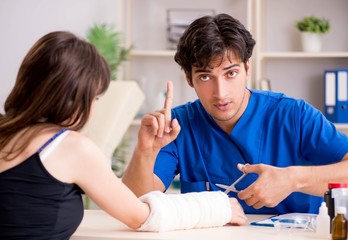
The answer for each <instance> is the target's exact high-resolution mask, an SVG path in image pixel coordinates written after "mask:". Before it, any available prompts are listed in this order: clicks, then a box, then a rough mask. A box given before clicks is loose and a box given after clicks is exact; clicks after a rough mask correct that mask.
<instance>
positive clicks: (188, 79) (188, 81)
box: [185, 72, 193, 87]
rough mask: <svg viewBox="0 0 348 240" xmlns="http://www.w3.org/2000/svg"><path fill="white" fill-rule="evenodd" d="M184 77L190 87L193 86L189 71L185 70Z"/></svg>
mask: <svg viewBox="0 0 348 240" xmlns="http://www.w3.org/2000/svg"><path fill="white" fill-rule="evenodd" d="M185 78H186V81H187V83H188V85H189V86H190V87H193V83H192V75H191V74H190V73H187V72H185Z"/></svg>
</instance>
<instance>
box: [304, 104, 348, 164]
mask: <svg viewBox="0 0 348 240" xmlns="http://www.w3.org/2000/svg"><path fill="white" fill-rule="evenodd" d="M299 104H300V111H299V115H298V117H299V118H300V121H299V122H300V126H299V128H300V129H299V133H300V139H301V152H302V154H303V155H304V156H305V157H306V158H307V160H309V161H311V162H313V163H315V164H330V163H334V162H339V161H340V160H341V159H342V158H343V157H344V155H345V154H346V153H347V152H348V137H347V136H346V135H345V134H343V133H341V132H339V131H338V130H337V129H336V127H335V125H334V124H332V123H331V122H330V121H328V120H327V119H326V118H325V116H324V115H323V114H322V113H321V112H320V111H319V110H317V109H315V108H314V107H312V106H311V105H310V104H308V103H305V102H304V101H300V102H299Z"/></svg>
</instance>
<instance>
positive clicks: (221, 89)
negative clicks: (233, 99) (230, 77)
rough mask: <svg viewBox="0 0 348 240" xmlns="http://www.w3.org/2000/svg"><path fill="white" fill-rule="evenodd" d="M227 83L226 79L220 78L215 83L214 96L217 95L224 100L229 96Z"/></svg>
mask: <svg viewBox="0 0 348 240" xmlns="http://www.w3.org/2000/svg"><path fill="white" fill-rule="evenodd" d="M226 84H227V81H226V79H225V78H224V77H220V78H218V79H217V81H216V82H215V86H214V95H216V96H217V97H219V98H224V97H225V96H226V94H227V89H228V88H227V86H226Z"/></svg>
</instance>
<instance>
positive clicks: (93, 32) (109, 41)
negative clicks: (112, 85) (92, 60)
mask: <svg viewBox="0 0 348 240" xmlns="http://www.w3.org/2000/svg"><path fill="white" fill-rule="evenodd" d="M86 38H87V41H88V42H90V43H91V44H93V45H94V46H95V47H96V48H97V50H98V51H99V53H100V54H101V55H102V56H103V57H104V58H105V59H106V61H107V62H108V64H109V68H110V71H111V76H112V79H113V80H116V79H117V75H118V74H117V72H118V70H119V67H120V65H121V64H122V62H123V61H125V60H127V58H128V55H129V53H130V51H131V47H129V48H125V47H123V45H122V34H121V33H120V32H116V31H115V30H114V26H113V25H112V24H94V25H93V26H92V27H90V28H89V29H88V31H87V36H86Z"/></svg>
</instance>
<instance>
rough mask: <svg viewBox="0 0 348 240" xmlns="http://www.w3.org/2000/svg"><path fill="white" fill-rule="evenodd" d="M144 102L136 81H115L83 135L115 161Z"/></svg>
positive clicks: (99, 102) (98, 103) (100, 102)
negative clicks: (114, 158) (118, 150)
mask: <svg viewBox="0 0 348 240" xmlns="http://www.w3.org/2000/svg"><path fill="white" fill-rule="evenodd" d="M144 99H145V96H144V94H143V92H142V91H141V89H140V88H139V86H138V84H137V83H136V82H135V81H111V83H110V87H109V89H108V90H107V92H106V93H105V94H104V95H103V96H102V97H101V98H100V99H99V100H98V101H97V102H96V104H95V106H94V111H93V113H92V116H91V119H90V120H89V121H88V123H87V126H86V127H85V128H84V129H83V131H82V132H83V133H84V134H85V135H86V136H88V137H89V138H90V139H92V140H93V141H94V142H95V143H96V144H97V145H98V146H99V147H100V148H101V149H102V151H103V152H104V153H105V155H106V156H107V157H108V158H111V157H112V154H113V152H114V150H115V148H116V147H117V146H118V145H119V143H120V142H121V140H122V138H123V136H124V134H125V133H126V131H127V129H128V128H129V126H130V125H131V123H132V121H133V119H134V117H135V116H136V114H137V112H138V111H139V109H140V107H141V105H142V103H143V101H144Z"/></svg>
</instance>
